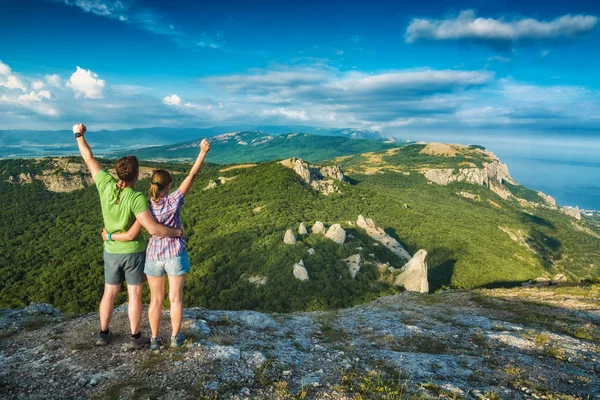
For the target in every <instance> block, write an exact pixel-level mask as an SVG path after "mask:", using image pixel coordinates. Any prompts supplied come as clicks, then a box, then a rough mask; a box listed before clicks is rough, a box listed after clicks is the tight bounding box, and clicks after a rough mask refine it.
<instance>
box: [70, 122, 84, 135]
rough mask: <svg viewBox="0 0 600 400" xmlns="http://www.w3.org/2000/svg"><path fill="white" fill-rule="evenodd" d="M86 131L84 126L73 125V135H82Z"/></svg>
mask: <svg viewBox="0 0 600 400" xmlns="http://www.w3.org/2000/svg"><path fill="white" fill-rule="evenodd" d="M86 131H87V128H86V127H85V125H84V124H75V125H73V133H81V134H82V135H83V134H84V133H85V132H86Z"/></svg>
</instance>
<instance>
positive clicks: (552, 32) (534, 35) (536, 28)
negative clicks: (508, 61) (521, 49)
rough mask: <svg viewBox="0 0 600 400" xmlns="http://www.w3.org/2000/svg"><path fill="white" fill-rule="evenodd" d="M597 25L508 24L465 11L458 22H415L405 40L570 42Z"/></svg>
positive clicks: (579, 21) (577, 21) (572, 20)
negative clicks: (568, 40) (565, 40)
mask: <svg viewBox="0 0 600 400" xmlns="http://www.w3.org/2000/svg"><path fill="white" fill-rule="evenodd" d="M597 22H598V18H597V17H595V16H593V15H570V14H567V15H563V16H561V17H558V18H556V19H554V20H552V21H538V20H536V19H533V18H518V19H513V20H505V19H501V18H500V19H494V18H482V17H477V16H476V15H475V11H474V10H465V11H462V12H460V14H459V15H458V16H457V17H454V18H447V19H429V18H415V19H413V20H412V21H411V22H410V24H409V25H408V28H407V29H406V35H405V38H406V42H407V43H413V42H417V41H427V40H432V41H478V42H483V43H488V44H507V43H514V42H526V41H543V40H556V39H569V38H574V37H576V36H579V35H581V34H585V33H587V32H590V31H591V30H592V29H594V27H595V26H596V24H597Z"/></svg>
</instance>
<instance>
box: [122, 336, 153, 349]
mask: <svg viewBox="0 0 600 400" xmlns="http://www.w3.org/2000/svg"><path fill="white" fill-rule="evenodd" d="M148 343H150V338H147V337H144V336H141V337H140V338H139V339H136V338H134V337H132V338H129V340H128V341H127V342H126V343H125V344H124V345H123V349H124V350H139V349H142V348H143V347H144V346H146V345H147V344H148Z"/></svg>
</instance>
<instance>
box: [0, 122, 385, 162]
mask: <svg viewBox="0 0 600 400" xmlns="http://www.w3.org/2000/svg"><path fill="white" fill-rule="evenodd" d="M243 131H260V132H262V133H264V134H265V135H271V136H277V135H280V134H284V133H308V134H312V135H326V136H339V137H346V138H351V139H370V140H376V141H386V140H388V141H393V139H386V138H384V137H382V136H381V135H380V134H379V133H377V132H374V131H368V130H359V129H331V128H318V127H308V126H296V125H285V126H217V127H211V128H136V129H129V130H115V131H108V130H100V131H90V132H89V133H88V135H87V139H88V141H89V143H90V144H91V145H92V147H93V149H94V151H95V152H96V153H97V154H102V155H106V154H112V153H116V152H120V151H122V150H124V149H135V148H143V147H149V146H165V145H170V144H175V143H180V142H187V141H191V140H195V139H200V138H204V137H212V136H217V135H221V134H223V133H228V132H243ZM71 135H72V132H71V131H70V130H61V131H31V130H0V158H15V157H43V156H56V155H70V154H75V153H77V146H76V144H75V142H74V141H73V140H72V136H71Z"/></svg>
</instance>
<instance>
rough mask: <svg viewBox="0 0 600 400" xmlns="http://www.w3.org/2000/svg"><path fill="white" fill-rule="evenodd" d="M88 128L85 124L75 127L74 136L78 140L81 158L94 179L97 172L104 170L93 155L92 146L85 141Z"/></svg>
mask: <svg viewBox="0 0 600 400" xmlns="http://www.w3.org/2000/svg"><path fill="white" fill-rule="evenodd" d="M86 130H87V128H86V127H85V125H83V124H77V125H75V126H74V127H73V134H74V135H75V139H77V146H78V147H79V152H80V153H81V157H83V161H85V164H86V165H87V167H88V169H89V170H90V173H91V174H92V179H93V178H94V177H95V176H96V172H98V171H100V170H101V169H102V166H101V165H100V163H99V162H98V161H96V159H95V158H94V156H93V154H92V150H91V149H90V146H89V145H88V144H87V142H86V141H85V138H84V137H83V134H84V133H85V131H86Z"/></svg>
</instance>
